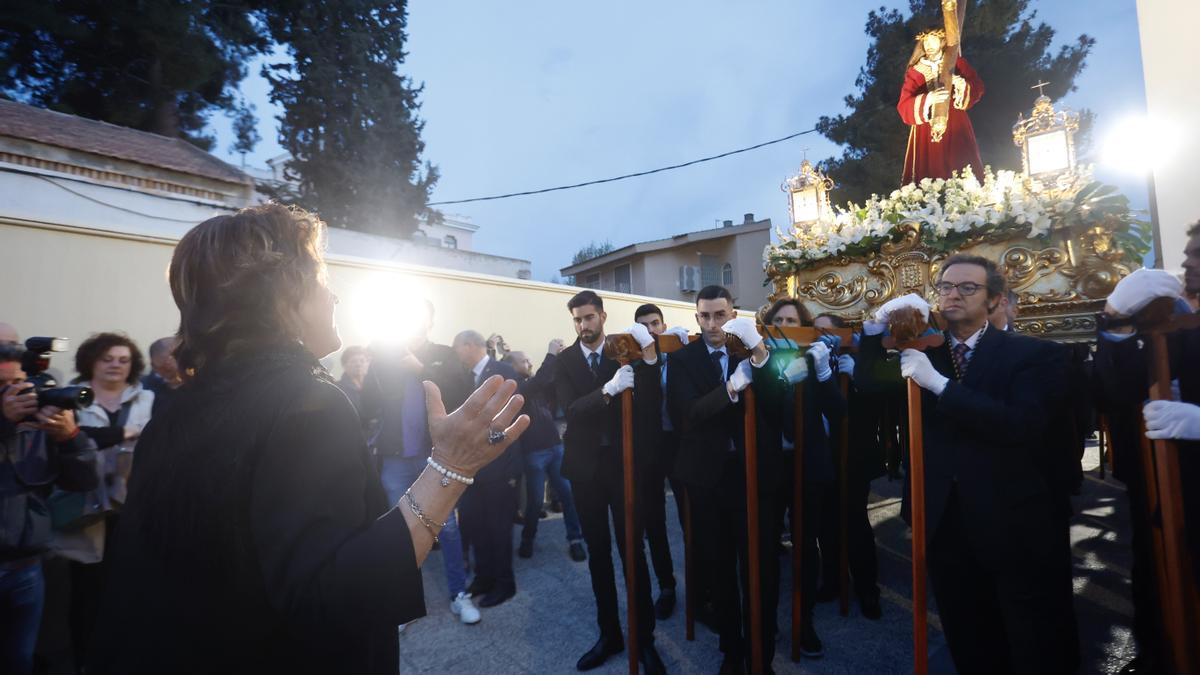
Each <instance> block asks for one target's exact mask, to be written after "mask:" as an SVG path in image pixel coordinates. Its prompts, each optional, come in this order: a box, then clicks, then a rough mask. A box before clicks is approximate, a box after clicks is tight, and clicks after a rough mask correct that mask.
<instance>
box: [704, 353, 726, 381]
mask: <svg viewBox="0 0 1200 675" xmlns="http://www.w3.org/2000/svg"><path fill="white" fill-rule="evenodd" d="M722 356H725V354H724V352H712V353H711V354H709V355H708V357H709V358H711V359H712V362H713V369H715V370H716V371H717V379H718V380H720V381H722V382H724V381H725V369H724V368H723V367H721V357H722Z"/></svg>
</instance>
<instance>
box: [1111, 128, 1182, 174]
mask: <svg viewBox="0 0 1200 675" xmlns="http://www.w3.org/2000/svg"><path fill="white" fill-rule="evenodd" d="M1179 142H1180V137H1179V130H1178V128H1177V127H1176V126H1175V125H1173V124H1171V123H1170V122H1167V121H1164V120H1157V119H1150V118H1149V117H1146V116H1144V115H1135V116H1131V117H1126V118H1124V119H1122V120H1120V121H1118V122H1117V123H1116V124H1115V125H1114V126H1113V127H1112V129H1110V130H1109V132H1108V134H1107V135H1106V136H1105V138H1104V145H1103V152H1102V154H1101V158H1102V161H1103V163H1104V165H1105V166H1107V167H1109V168H1112V169H1116V170H1119V171H1123V172H1126V173H1148V172H1150V171H1153V170H1154V169H1156V168H1162V167H1163V166H1164V165H1165V164H1166V163H1167V161H1168V160H1170V158H1171V155H1172V154H1173V152H1172V151H1173V150H1174V148H1175V147H1176V146H1178V144H1179Z"/></svg>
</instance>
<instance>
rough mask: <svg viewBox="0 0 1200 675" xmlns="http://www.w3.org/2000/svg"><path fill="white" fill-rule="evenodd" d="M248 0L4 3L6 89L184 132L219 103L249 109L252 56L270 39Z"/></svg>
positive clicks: (1, 32) (201, 137) (204, 144)
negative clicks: (246, 86) (244, 86)
mask: <svg viewBox="0 0 1200 675" xmlns="http://www.w3.org/2000/svg"><path fill="white" fill-rule="evenodd" d="M255 4H256V3H254V2H251V1H247V0H221V1H220V2H217V1H215V0H189V1H187V2H184V1H182V0H172V1H168V2H144V1H139V0H104V2H97V1H95V0H39V1H38V2H23V3H4V4H3V6H2V7H0V93H2V94H3V95H4V96H6V97H8V98H13V99H16V100H20V101H24V102H27V103H30V104H32V105H36V106H39V107H43V108H50V109H52V110H57V111H60V112H65V113H69V114H72V115H79V116H81V117H87V118H90V119H97V120H103V121H105V122H111V123H113V124H117V125H120V126H125V127H132V128H134V129H140V130H142V131H149V132H153V133H156V134H160V135H163V136H171V137H179V138H183V139H186V140H188V141H190V142H192V143H194V144H196V145H198V146H200V147H201V148H204V149H205V150H208V149H211V148H212V145H213V142H214V139H213V137H212V136H211V135H208V134H205V133H204V127H205V125H206V124H207V122H208V118H209V115H210V114H211V113H212V112H213V111H214V110H219V111H225V112H228V113H230V114H232V115H235V116H237V115H241V116H243V117H244V116H246V115H250V116H251V118H252V116H253V113H252V112H250V111H248V110H247V109H246V108H245V106H244V105H243V104H242V103H241V99H240V97H238V95H237V87H238V84H239V83H240V82H241V81H242V78H244V77H245V75H246V62H247V61H248V60H249V59H250V58H252V57H253V56H255V55H257V54H260V53H262V52H264V51H265V50H266V49H267V47H268V45H269V40H268V39H267V36H266V35H265V33H264V32H263V31H262V29H261V26H260V25H259V23H258V21H257V20H256V18H255V16H256V11H257V10H256V7H255V6H254V5H255Z"/></svg>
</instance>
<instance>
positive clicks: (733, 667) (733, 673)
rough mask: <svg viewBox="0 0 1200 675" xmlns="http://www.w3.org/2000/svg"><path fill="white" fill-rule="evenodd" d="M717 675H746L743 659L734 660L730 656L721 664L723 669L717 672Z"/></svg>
mask: <svg viewBox="0 0 1200 675" xmlns="http://www.w3.org/2000/svg"><path fill="white" fill-rule="evenodd" d="M717 675H746V666H744V665H742V660H741V659H734V658H730V657H728V656H726V657H725V660H724V661H722V662H721V669H720V670H718V671H717Z"/></svg>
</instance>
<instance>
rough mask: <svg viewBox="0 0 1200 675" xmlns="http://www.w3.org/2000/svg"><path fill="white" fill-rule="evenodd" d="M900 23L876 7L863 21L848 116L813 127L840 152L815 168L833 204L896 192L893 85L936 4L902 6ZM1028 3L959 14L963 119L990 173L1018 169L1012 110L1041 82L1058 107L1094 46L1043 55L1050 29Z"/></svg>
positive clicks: (1017, 0) (898, 154)
mask: <svg viewBox="0 0 1200 675" xmlns="http://www.w3.org/2000/svg"><path fill="white" fill-rule="evenodd" d="M909 11H910V16H909V17H908V18H905V16H904V15H903V14H902V13H901V12H900V11H898V10H894V9H893V10H888V9H884V8H880V9H879V10H877V11H871V12H870V13H868V15H867V25H866V33H867V35H868V36H870V37H871V46H870V47H869V48H868V50H867V62H866V65H864V66H863V67H862V68H861V69H860V70H859V74H858V78H857V79H856V80H855V83H854V84H855V86H856V87H857V88H858V93H856V94H851V95H849V96H847V97H846V99H845V102H846V106H847V107H848V108H850V112H849V113H847V114H843V115H837V116H834V117H822V118H821V120H820V122H818V124H817V129H818V131H820V132H821V133H822V134H823V135H825V136H826V137H827V138H829V140H831V141H833V142H835V143H838V144H840V145H842V146H844V149H843V152H842V156H841V157H831V158H829V159H826V160H825V161H824V162H822V165H823V168H824V170H825V171H826V173H828V174H829V175H830V176H831V177H832V178H833V179H834V180H835V181H836V182H837V184H838V188H837V190H836V191H835V192H834V193H833V195H834V199H835V200H836V201H838V202H842V203H844V202H846V201H855V202H859V203H861V202H862V201H864V200H865V199H866V198H868V197H869V196H870V195H871V194H872V193H877V194H887V193H888V192H891V191H892V190H893V189H895V188H897V187H899V184H900V173H901V168H902V165H903V163H904V148H905V145H906V143H907V141H908V126H907V125H905V124H904V122H903V121H901V119H900V116H899V115H898V114H897V112H896V101H898V100H899V98H900V87H901V85H902V84H903V83H904V74H905V71H906V68H907V63H908V58H909V57H910V56H911V55H912V51H913V46H914V44H915V38H916V35H917V33H919V32H920V31H921V30H924V29H926V28H931V27H937V26H941V25H942V19H941V16H942V10H941V1H940V0H909ZM1036 19H1037V13H1036V12H1034V11H1031V10H1030V9H1029V0H980V1H979V2H972V3H971V4H970V5H969V6H968V7H967V14H966V21H965V25H964V27H963V41H962V44H963V56H964V57H965V58H966V59H967V61H969V62H970V63H971V65H972V66H973V67H974V68H975V70H976V71H977V72H978V73H979V76H980V77H981V78H982V79H983V82H984V88H985V93H984V96H983V99H982V100H981V101H980V102H979V103H978V104H977V105H976V106H975V107H974V108H972V109H971V111H970V113H969V114H970V117H971V124H972V126H974V128H975V137H976V139H977V140H978V142H979V152H980V155H981V156H982V158H983V163H984V164H988V165H991V166H992V168H993V169H1000V168H1009V169H1019V168H1020V167H1021V159H1020V151H1019V149H1018V148H1017V147H1016V146H1015V145H1013V142H1012V125H1013V123H1015V122H1016V121H1017V115H1018V113H1020V112H1026V113H1027V112H1028V111H1029V110H1030V108H1032V107H1033V100H1034V98H1035V97H1036V96H1037V92H1035V91H1031V90H1030V88H1031V87H1033V86H1034V85H1035V84H1037V83H1038V81H1045V82H1049V83H1050V85H1049V86H1048V87H1046V88H1045V92H1046V95H1047V96H1049V97H1050V98H1051V99H1058V98H1061V97H1062V96H1065V95H1066V94H1067V93H1068V92H1071V91H1074V90H1075V84H1074V81H1075V77H1076V76H1077V75H1078V74H1079V73H1080V71H1082V70H1083V68H1084V65H1085V63H1084V62H1085V59H1086V58H1087V55H1088V53H1089V51H1090V50H1091V48H1092V46H1093V45H1094V44H1095V40H1094V39H1092V38H1090V37H1088V36H1087V35H1080V36H1079V37H1078V38H1077V39H1076V40H1075V42H1074V43H1073V44H1070V45H1066V46H1063V47H1061V48H1060V49H1059V51H1058V53H1057V54H1053V55H1052V54H1051V53H1050V50H1051V44H1052V42H1053V40H1054V29H1053V28H1051V27H1050V26H1047V25H1046V24H1044V23H1040V22H1036ZM1081 112H1082V114H1081V124H1080V134H1079V135H1078V136H1077V137H1076V143H1077V144H1078V145H1079V147H1080V148H1084V147H1086V145H1087V142H1088V131H1089V129H1090V127H1091V122H1092V114H1091V113H1090V112H1089V111H1086V110H1085V111H1081Z"/></svg>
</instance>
